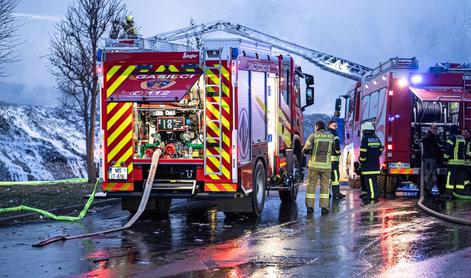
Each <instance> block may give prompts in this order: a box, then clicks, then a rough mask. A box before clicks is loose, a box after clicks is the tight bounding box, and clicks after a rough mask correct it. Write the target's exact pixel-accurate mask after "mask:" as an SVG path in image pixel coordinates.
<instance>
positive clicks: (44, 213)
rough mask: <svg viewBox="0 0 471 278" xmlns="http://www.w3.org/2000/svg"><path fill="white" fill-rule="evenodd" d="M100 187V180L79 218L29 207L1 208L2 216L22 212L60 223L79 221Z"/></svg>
mask: <svg viewBox="0 0 471 278" xmlns="http://www.w3.org/2000/svg"><path fill="white" fill-rule="evenodd" d="M97 185H98V180H97V181H96V183H95V186H94V187H93V191H92V194H90V197H89V198H88V200H87V202H86V203H85V206H84V207H83V209H82V211H81V212H80V214H79V215H78V216H67V215H55V214H53V213H50V212H49V211H45V210H42V209H37V208H32V207H28V206H24V205H21V206H16V207H11V208H0V214H2V213H9V212H20V211H30V212H35V213H37V214H40V215H42V216H44V217H47V218H51V219H54V220H59V221H71V222H73V221H78V220H80V219H82V218H84V217H85V215H86V214H87V212H88V209H89V208H90V206H91V205H92V203H93V200H94V199H95V192H96V187H97Z"/></svg>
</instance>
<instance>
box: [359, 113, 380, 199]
mask: <svg viewBox="0 0 471 278" xmlns="http://www.w3.org/2000/svg"><path fill="white" fill-rule="evenodd" d="M361 130H362V132H363V138H362V139H361V145H360V159H359V161H360V178H361V185H362V188H363V190H365V191H366V192H367V194H366V195H364V196H363V200H364V201H365V202H367V201H370V200H377V199H378V196H379V189H378V175H379V174H380V165H379V157H380V156H381V153H382V152H383V145H382V144H381V141H380V140H379V138H378V136H376V134H375V133H374V126H373V124H372V123H371V122H366V123H364V124H362V125H361Z"/></svg>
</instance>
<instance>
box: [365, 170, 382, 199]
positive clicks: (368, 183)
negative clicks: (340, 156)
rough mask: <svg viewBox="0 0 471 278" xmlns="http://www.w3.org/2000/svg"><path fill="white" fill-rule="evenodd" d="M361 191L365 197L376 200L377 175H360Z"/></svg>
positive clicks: (377, 192) (377, 188) (377, 194)
mask: <svg viewBox="0 0 471 278" xmlns="http://www.w3.org/2000/svg"><path fill="white" fill-rule="evenodd" d="M361 187H362V190H361V191H363V190H364V191H365V192H366V193H367V194H366V197H368V198H370V199H372V200H376V199H378V196H379V187H378V174H374V175H369V174H361Z"/></svg>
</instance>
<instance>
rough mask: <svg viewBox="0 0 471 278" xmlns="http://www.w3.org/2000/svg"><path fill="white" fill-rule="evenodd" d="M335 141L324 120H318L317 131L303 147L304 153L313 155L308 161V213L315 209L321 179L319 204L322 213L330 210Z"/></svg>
mask: <svg viewBox="0 0 471 278" xmlns="http://www.w3.org/2000/svg"><path fill="white" fill-rule="evenodd" d="M333 143H334V136H333V135H332V134H331V133H329V132H328V131H326V130H325V124H324V122H322V121H318V122H316V131H315V132H314V133H313V134H311V135H310V136H309V138H308V139H307V141H306V144H305V145H304V147H303V153H304V154H310V155H311V156H310V158H309V162H308V168H309V172H308V183H307V186H306V207H307V212H308V213H312V212H313V211H314V202H315V198H316V185H317V181H318V180H319V179H320V185H321V191H320V194H319V206H320V207H321V208H322V214H325V213H328V212H329V180H330V172H331V164H330V163H331V162H330V156H331V153H332V145H333Z"/></svg>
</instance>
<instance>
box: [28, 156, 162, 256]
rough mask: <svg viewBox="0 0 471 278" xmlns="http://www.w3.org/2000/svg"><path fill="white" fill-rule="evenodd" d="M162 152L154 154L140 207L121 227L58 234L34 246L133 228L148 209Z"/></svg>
mask: <svg viewBox="0 0 471 278" xmlns="http://www.w3.org/2000/svg"><path fill="white" fill-rule="evenodd" d="M161 154H162V150H160V149H156V150H155V152H154V154H153V155H152V163H151V165H150V170H149V175H148V177H147V182H146V186H145V188H144V191H143V193H142V199H141V202H140V203H139V208H138V209H137V212H136V213H135V214H134V215H133V216H132V218H131V219H130V220H129V221H128V222H127V223H126V224H125V225H124V226H121V227H119V228H114V229H109V230H104V231H99V232H94V233H88V234H82V235H75V236H71V235H65V236H63V235H61V236H56V237H52V238H49V239H46V240H43V241H40V242H38V243H35V244H33V246H34V247H42V246H45V245H47V244H49V243H53V242H56V241H64V240H68V239H77V238H84V237H91V236H97V235H103V234H109V233H114V232H118V231H122V230H125V229H128V228H131V226H132V225H134V223H135V222H136V221H137V220H138V219H139V217H140V216H141V215H142V213H143V212H144V210H145V209H146V206H147V202H148V201H149V196H150V192H151V190H152V184H153V183H154V178H155V172H156V170H157V166H158V165H159V157H160V155H161Z"/></svg>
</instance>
